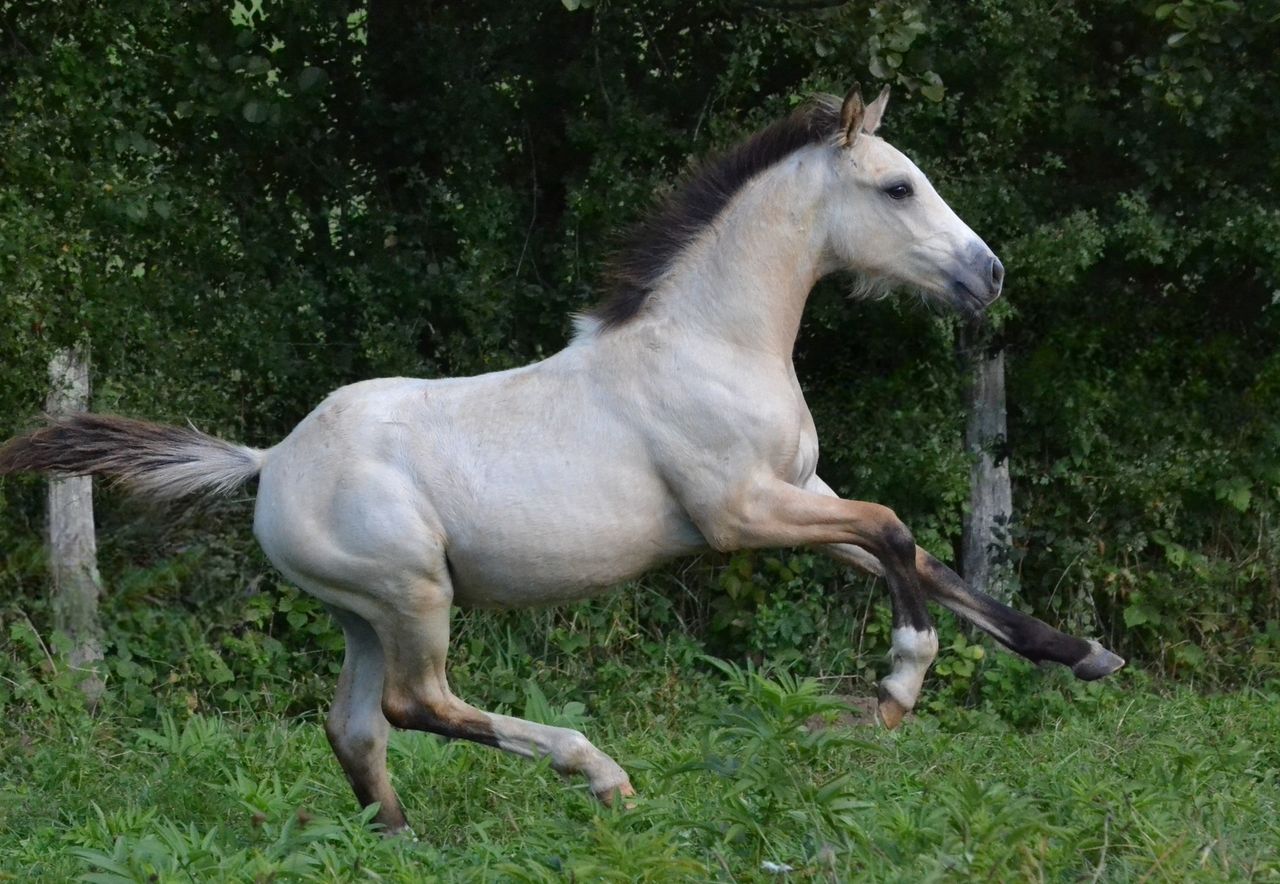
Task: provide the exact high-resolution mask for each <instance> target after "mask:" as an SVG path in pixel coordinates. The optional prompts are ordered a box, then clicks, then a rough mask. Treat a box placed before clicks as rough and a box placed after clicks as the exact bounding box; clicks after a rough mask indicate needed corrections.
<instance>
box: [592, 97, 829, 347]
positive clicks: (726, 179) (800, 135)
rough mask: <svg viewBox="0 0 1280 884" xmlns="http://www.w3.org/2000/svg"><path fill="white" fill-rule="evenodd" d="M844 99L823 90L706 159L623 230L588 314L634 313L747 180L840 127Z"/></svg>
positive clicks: (615, 319) (611, 319)
mask: <svg viewBox="0 0 1280 884" xmlns="http://www.w3.org/2000/svg"><path fill="white" fill-rule="evenodd" d="M839 127H840V102H839V101H838V100H836V99H835V98H833V97H831V96H820V97H818V98H815V99H814V100H812V101H811V102H809V103H808V104H805V105H804V106H802V107H800V108H798V109H797V110H795V111H793V112H792V113H791V115H790V116H788V117H786V118H785V119H782V120H778V121H777V122H776V123H773V124H772V125H770V126H769V127H768V128H765V129H762V130H761V131H759V132H757V133H756V134H754V135H752V136H751V137H750V138H748V139H747V140H746V141H743V142H742V143H741V144H738V145H737V146H736V147H734V148H732V149H731V150H729V151H728V152H727V153H724V154H722V155H721V156H719V157H715V158H713V159H710V160H708V161H706V162H704V163H703V164H702V165H701V167H699V168H698V169H697V171H695V172H694V173H693V174H692V175H690V176H689V178H688V179H687V180H686V181H685V183H684V184H683V185H682V186H681V187H678V188H677V189H676V190H675V191H674V192H673V193H672V194H671V196H669V197H667V198H666V199H665V200H664V201H662V202H661V203H660V204H659V205H658V207H657V208H656V209H655V210H654V211H652V212H650V213H649V215H648V217H646V218H645V219H644V220H642V221H641V222H639V223H638V224H636V225H635V226H634V227H633V228H632V229H631V230H630V231H629V232H628V233H627V234H626V236H625V237H624V240H623V245H622V247H621V248H620V249H618V251H617V252H616V253H615V254H614V256H613V257H612V259H610V260H609V262H608V263H607V264H606V266H605V279H606V283H607V285H608V288H609V295H608V296H607V297H606V298H605V300H604V301H602V302H601V303H600V304H598V305H597V306H595V307H594V308H592V310H591V311H590V312H589V313H588V314H587V316H588V317H590V318H592V319H594V320H596V321H597V322H598V323H599V324H600V328H602V329H609V328H615V327H617V326H619V325H622V324H624V323H625V322H627V320H629V319H632V318H633V317H635V316H636V315H637V314H638V313H639V312H640V310H641V308H642V307H643V306H644V304H645V301H647V300H648V298H649V296H650V295H651V294H652V293H653V289H654V287H655V285H656V284H657V282H658V280H659V279H660V278H661V277H662V275H663V274H664V273H665V272H666V271H667V269H668V268H670V267H671V265H672V263H673V262H674V261H675V260H676V258H677V257H679V255H680V253H681V252H683V251H684V249H685V247H686V246H688V245H689V243H691V242H692V241H693V240H694V239H695V238H696V237H697V236H698V234H699V233H701V232H702V231H703V230H704V229H705V228H706V227H707V225H709V224H710V223H711V222H712V221H714V220H715V218H716V216H717V215H719V214H720V212H721V211H722V210H723V209H724V207H725V206H726V205H728V203H729V201H730V200H731V199H733V197H734V195H735V194H737V192H738V191H739V190H741V189H742V188H743V187H744V186H745V185H746V184H747V182H749V181H750V180H751V179H752V178H754V177H755V176H757V175H759V174H760V173H761V172H763V171H765V170H766V169H768V168H769V167H771V166H773V165H775V164H776V163H779V162H781V161H782V160H784V159H786V158H787V157H788V156H790V155H791V154H793V153H795V152H796V151H797V150H799V149H800V148H802V147H806V146H807V145H810V144H817V143H819V142H822V141H825V140H827V139H829V138H832V137H834V136H835V135H836V133H837V132H838V130H839Z"/></svg>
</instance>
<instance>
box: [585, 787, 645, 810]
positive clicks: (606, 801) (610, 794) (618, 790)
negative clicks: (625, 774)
mask: <svg viewBox="0 0 1280 884" xmlns="http://www.w3.org/2000/svg"><path fill="white" fill-rule="evenodd" d="M594 794H595V796H596V798H597V799H598V800H599V801H600V803H601V804H603V805H604V806H605V807H613V806H614V802H615V801H617V800H618V799H619V798H622V799H624V801H623V803H622V809H623V810H635V807H636V803H635V802H634V801H626V800H625V799H627V798H635V797H636V790H635V789H633V788H632V787H631V783H630V781H623V782H622V783H621V784H620V785H617V786H610V787H609V788H607V789H601V790H600V791H598V792H595V793H594Z"/></svg>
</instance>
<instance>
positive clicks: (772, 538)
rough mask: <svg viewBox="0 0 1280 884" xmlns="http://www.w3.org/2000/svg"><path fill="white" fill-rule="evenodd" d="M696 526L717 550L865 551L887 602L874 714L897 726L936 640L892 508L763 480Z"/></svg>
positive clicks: (907, 538)
mask: <svg viewBox="0 0 1280 884" xmlns="http://www.w3.org/2000/svg"><path fill="white" fill-rule="evenodd" d="M828 490H829V489H828ZM699 527H700V528H702V530H703V534H704V536H706V537H707V539H708V541H709V542H710V543H711V545H712V546H714V547H715V548H717V549H721V550H731V549H743V548H761V547H777V546H809V545H828V544H844V545H854V546H855V547H856V548H860V549H864V550H867V551H868V552H869V553H870V555H871V556H872V557H873V558H874V560H875V561H876V562H877V564H878V565H879V566H880V572H881V573H882V574H883V575H884V578H885V582H886V583H887V584H888V586H889V595H890V599H891V601H892V604H893V637H892V641H893V646H892V660H893V663H892V668H891V669H890V672H889V674H888V675H887V676H886V677H885V678H884V679H883V680H882V681H881V682H880V688H879V704H878V714H879V717H880V720H881V721H882V722H883V723H884V725H885V726H886V727H888V728H890V729H892V728H896V727H897V726H898V725H899V724H901V723H902V718H903V716H904V715H906V714H907V713H908V712H910V711H911V709H912V708H914V706H915V704H916V699H917V697H919V695H920V687H921V685H922V684H923V683H924V676H925V673H926V672H927V671H928V669H929V666H930V664H932V663H933V660H934V658H935V657H936V656H937V655H938V634H937V632H936V631H935V630H934V628H933V622H932V621H931V620H930V619H929V612H928V611H927V610H926V608H925V599H924V593H923V592H922V590H921V585H920V575H919V573H918V571H917V569H916V543H915V539H914V538H913V537H912V536H911V532H910V531H909V530H907V527H906V526H905V525H903V524H902V522H901V520H899V519H898V517H897V516H896V515H894V513H893V511H892V510H890V509H889V508H888V507H884V506H881V505H880V504H876V503H868V502H866V501H857V500H842V499H841V498H838V497H835V496H834V495H832V494H829V493H820V492H817V491H814V490H810V489H803V488H797V487H796V486H794V485H789V484H787V483H785V482H781V481H777V480H766V481H764V482H763V483H761V484H760V485H758V486H756V487H754V488H751V489H748V490H746V491H744V492H742V493H740V494H738V495H737V496H736V499H735V501H734V504H733V505H731V506H729V507H726V508H725V509H723V510H722V511H720V512H717V513H716V514H715V516H714V517H712V518H709V519H706V520H705V524H702V525H700V526H699Z"/></svg>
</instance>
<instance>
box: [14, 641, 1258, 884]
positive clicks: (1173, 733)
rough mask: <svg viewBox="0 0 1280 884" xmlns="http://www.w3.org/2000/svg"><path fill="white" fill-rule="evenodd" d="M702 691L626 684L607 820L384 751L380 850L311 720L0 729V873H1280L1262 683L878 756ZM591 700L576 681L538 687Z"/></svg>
mask: <svg viewBox="0 0 1280 884" xmlns="http://www.w3.org/2000/svg"><path fill="white" fill-rule="evenodd" d="M1001 656H1003V655H1001ZM1006 659H1008V658H1006ZM631 662H633V663H636V664H639V663H640V662H641V661H640V660H633V661H631ZM1016 665H1017V666H1018V667H1022V666H1023V664H1020V663H1018V664H1016ZM703 666H704V667H705V664H703ZM710 668H711V669H712V671H713V672H714V676H713V677H710V678H704V679H702V680H701V681H700V682H699V684H698V687H697V689H696V690H695V689H691V690H688V691H686V692H684V693H682V694H680V695H679V696H678V697H676V698H671V697H670V696H667V695H664V694H663V689H662V688H661V687H660V686H661V685H662V684H663V683H664V682H666V681H668V680H669V679H671V678H672V677H679V678H682V679H688V678H692V677H694V676H695V673H696V672H697V671H698V670H696V669H676V670H663V669H654V668H651V667H645V666H640V665H637V666H636V667H635V676H634V678H633V687H634V695H635V696H638V697H640V698H641V700H640V702H639V704H635V705H633V702H632V701H633V699H634V697H633V696H624V695H622V694H615V695H613V696H612V697H609V698H602V702H601V705H600V706H599V707H598V709H597V710H596V711H597V712H598V717H597V718H596V719H594V721H593V724H592V731H593V733H592V736H593V738H594V739H596V740H597V741H598V742H599V744H600V745H601V746H602V747H603V748H605V749H606V750H608V751H612V752H614V753H616V754H618V755H619V757H620V758H622V760H623V761H624V763H626V764H628V766H629V767H630V768H632V770H633V773H634V774H635V775H636V776H635V779H636V784H637V786H638V787H639V789H640V796H639V803H638V805H637V807H636V808H635V809H634V810H630V811H622V810H610V809H607V808H603V807H601V806H599V805H598V804H597V803H595V802H593V801H592V800H591V799H590V798H588V797H587V796H586V794H585V791H584V790H583V789H582V787H581V786H580V785H579V784H577V783H565V782H564V781H562V780H561V779H560V778H559V777H557V776H556V775H555V774H554V773H552V772H551V771H550V770H549V768H548V767H547V765H546V764H545V763H543V764H530V763H529V762H527V761H525V760H523V759H519V758H514V757H512V756H509V755H505V754H503V753H498V752H494V751H493V750H491V749H489V748H487V747H483V746H477V745H474V744H467V743H461V742H452V743H447V742H444V741H441V740H438V739H436V738H433V737H429V736H427V735H423V734H396V735H395V736H394V737H393V741H392V763H393V765H394V766H395V776H396V785H397V788H398V789H399V790H400V792H401V795H402V797H403V798H404V800H405V803H406V810H407V812H408V813H409V816H410V819H411V821H412V822H413V824H414V829H415V832H416V833H417V837H416V839H415V838H412V837H404V838H392V839H387V838H383V837H382V836H380V835H379V834H377V833H376V832H375V831H373V830H372V829H371V828H370V826H369V821H370V819H371V813H370V812H369V811H363V812H361V811H358V810H356V809H355V807H354V805H353V804H352V802H351V796H350V793H349V790H348V788H347V785H346V782H345V781H344V779H343V776H342V774H341V772H340V771H339V769H338V767H337V765H336V764H335V763H334V762H333V760H332V758H331V757H330V754H329V749H328V746H327V745H326V743H325V739H324V736H323V733H322V732H321V728H320V727H319V726H318V724H317V723H315V722H307V721H297V720H293V721H288V722H280V721H279V720H278V719H276V718H275V717H274V716H260V715H257V714H254V713H241V714H235V715H227V716H217V715H209V714H205V713H200V712H196V713H194V714H189V713H186V712H185V711H179V712H177V713H174V714H172V715H165V716H162V717H161V718H160V719H159V721H158V722H157V723H156V724H155V726H150V725H147V724H143V723H141V722H140V721H139V720H138V719H137V718H135V717H132V716H130V715H129V714H127V713H126V712H124V711H123V710H121V709H119V708H118V707H115V708H113V707H108V708H104V709H102V710H100V711H99V713H98V714H97V715H96V716H90V715H88V714H87V713H86V712H84V711H83V710H82V709H80V708H78V707H76V706H75V705H73V704H63V705H62V706H61V707H60V709H59V711H57V712H56V713H54V714H51V715H49V716H47V717H42V718H37V717H35V716H32V717H29V718H25V719H23V720H20V721H18V722H17V723H16V726H15V727H13V728H8V729H6V730H5V731H4V732H3V734H0V776H3V777H4V778H5V781H6V782H7V783H9V784H10V786H9V788H7V789H6V790H5V792H4V793H3V795H2V796H0V831H3V832H4V836H3V838H0V875H2V876H5V877H13V878H15V879H19V880H48V881H65V880H73V879H77V878H80V877H81V876H85V877H84V880H94V881H137V880H152V879H154V880H158V881H173V880H190V879H191V878H195V879H197V880H207V879H218V880H305V881H331V880H352V879H355V878H361V879H365V878H374V879H381V880H390V881H421V880H447V881H453V880H459V881H471V880H492V879H495V878H497V879H502V880H518V881H549V880H557V881H559V880H565V879H567V878H574V879H576V880H585V879H590V880H619V881H630V880H652V881H667V880H677V881H679V880H697V881H701V880H718V879H721V878H727V879H733V880H746V881H763V880H776V876H775V875H774V874H773V873H771V872H769V871H767V867H766V866H765V863H771V864H773V867H774V868H781V867H783V866H787V867H790V868H791V869H792V871H791V872H790V873H789V877H791V878H792V879H796V880H809V879H813V880H832V879H834V880H870V881H902V880H929V879H939V878H948V879H949V878H957V877H958V878H965V879H969V878H982V879H995V880H1001V879H1004V880H1025V879H1032V880H1038V879H1042V878H1043V879H1052V880H1076V879H1081V878H1085V879H1088V878H1093V877H1095V876H1097V877H1098V878H1099V879H1100V880H1102V879H1106V880H1140V879H1142V878H1143V877H1144V876H1145V877H1146V878H1147V879H1148V880H1167V881H1181V880H1188V879H1193V880H1200V879H1203V880H1242V879H1248V878H1261V879H1266V878H1267V876H1269V875H1274V874H1276V872H1277V871H1278V870H1277V866H1276V853H1275V838H1276V835H1277V831H1276V827H1275V822H1274V821H1275V819H1276V817H1277V810H1278V809H1280V808H1277V806H1276V794H1277V793H1276V789H1275V785H1276V778H1277V775H1278V772H1280V755H1277V752H1276V749H1275V745H1274V739H1273V734H1274V732H1275V729H1276V728H1277V727H1278V726H1280V722H1277V720H1276V715H1277V713H1276V710H1277V709H1280V705H1278V704H1277V703H1276V693H1275V690H1274V685H1273V687H1272V688H1271V689H1270V690H1266V691H1260V690H1246V691H1240V692H1235V693H1230V694H1221V695H1216V696H1204V695H1198V694H1195V693H1193V692H1191V691H1188V690H1185V689H1180V690H1175V691H1173V692H1170V693H1161V692H1158V691H1155V690H1153V689H1152V687H1151V685H1150V684H1148V683H1145V682H1144V680H1142V679H1137V680H1133V679H1126V680H1125V682H1124V683H1123V684H1121V685H1118V686H1117V685H1112V686H1109V687H1108V686H1105V685H1093V686H1090V692H1091V696H1092V698H1093V699H1092V701H1091V702H1089V703H1087V704H1082V703H1081V702H1080V699H1079V698H1077V699H1075V700H1069V701H1066V702H1058V701H1056V700H1055V701H1053V702H1046V703H1043V704H1042V705H1041V707H1040V709H1039V712H1038V714H1037V715H1034V716H1032V715H1028V716H1026V717H1025V720H1024V721H1023V722H1021V723H1016V724H1015V723H1013V722H1010V721H1009V720H1007V719H1006V718H1005V717H1003V716H1004V715H1005V714H1006V713H1007V711H1008V710H1007V709H1006V708H1005V706H1004V705H1003V704H1004V702H1005V700H1012V701H1013V702H1015V703H1017V704H1023V705H1025V704H1026V703H1027V702H1028V698H1029V697H1030V698H1034V697H1035V696H1036V694H1035V693H1032V694H1028V693H1026V691H1025V687H1026V686H1025V685H1021V686H1018V687H1017V688H1016V689H1013V690H1010V691H1009V692H1008V693H1001V694H999V696H997V697H994V698H990V697H989V698H988V699H989V700H990V701H991V704H992V705H990V706H989V709H988V711H987V712H986V713H984V714H981V715H980V714H978V713H976V712H970V711H963V710H957V709H956V708H955V707H954V706H950V707H948V708H946V709H944V710H943V711H942V712H940V713H938V714H937V715H934V714H929V713H926V714H922V715H920V716H918V717H916V718H914V719H912V720H910V721H909V722H908V723H907V724H906V725H905V726H904V728H903V729H902V730H900V731H898V732H895V733H892V734H888V733H885V732H883V731H882V730H879V729H877V728H875V727H871V726H864V725H858V724H850V723H849V721H848V717H847V715H846V712H845V710H846V707H845V706H844V704H843V703H842V702H840V701H839V700H837V699H834V698H831V697H829V696H826V695H825V693H824V690H823V689H822V688H820V687H818V686H817V683H815V682H814V681H812V680H805V679H798V678H794V677H790V676H787V675H785V674H781V673H774V674H771V675H766V674H764V673H762V672H761V671H759V670H753V669H750V668H747V669H742V668H736V667H733V666H728V665H723V664H721V665H718V666H712V667H710ZM703 671H704V673H705V668H704V670H703ZM1016 677H1017V678H1027V677H1038V676H1036V674H1035V673H1034V672H1033V671H1022V669H1019V670H1018V674H1017V675H1016ZM589 684H590V682H589V678H588V676H587V675H586V674H585V673H580V674H579V675H577V676H574V677H565V676H561V677H557V678H551V679H550V683H549V684H548V686H547V690H548V694H559V693H560V692H562V691H568V692H570V693H573V694H583V693H585V692H586V690H587V689H588V688H589ZM1042 687H1043V686H1042ZM1048 693H1050V694H1052V693H1054V690H1053V689H1051V690H1049V691H1048ZM1028 711H1030V710H1028ZM991 712H996V713H997V714H991ZM664 713H674V714H672V715H671V716H670V717H664ZM603 722H608V724H609V727H608V728H605V727H603V726H602V723H603ZM607 730H612V731H613V732H614V733H613V735H608V734H607V733H606V731H607ZM631 759H637V760H638V759H646V760H648V762H649V765H648V766H647V767H646V766H642V765H637V764H635V763H634V762H633V761H632V760H631Z"/></svg>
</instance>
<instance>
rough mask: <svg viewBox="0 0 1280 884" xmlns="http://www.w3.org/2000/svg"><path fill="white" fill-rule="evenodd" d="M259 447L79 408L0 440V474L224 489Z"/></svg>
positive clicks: (255, 459)
mask: <svg viewBox="0 0 1280 884" xmlns="http://www.w3.org/2000/svg"><path fill="white" fill-rule="evenodd" d="M265 458H266V452H265V451H260V450H258V449H256V448H247V447H245V446H244V445H235V444H233V443H231V442H224V441H223V440H221V439H216V438H214V437H213V436H208V435H205V434H204V433H201V432H200V431H199V430H197V429H195V428H194V427H190V428H188V427H173V426H166V425H164V424H152V423H147V422H146V421H136V420H130V419H128V418H123V417H111V416H108V415H102V414H90V413H88V412H81V413H78V414H74V415H71V416H69V417H64V418H58V419H56V420H52V421H50V422H49V423H48V424H47V425H45V426H43V427H41V428H40V429H38V430H33V431H31V432H30V433H26V434H24V435H22V436H18V437H16V438H14V439H11V440H9V441H8V442H7V443H5V445H4V446H3V447H0V476H3V475H5V474H6V473H32V472H38V473H53V474H55V475H60V476H105V477H107V478H110V479H113V480H115V481H117V482H119V483H121V484H122V485H124V486H126V487H127V488H129V489H130V490H131V491H134V492H137V493H139V494H143V495H146V496H149V497H152V498H159V499H168V498H174V497H182V496H184V495H187V494H196V493H203V494H227V493H229V492H231V491H234V490H235V489H236V488H238V487H240V486H241V485H243V484H244V483H245V482H248V481H249V480H250V479H252V478H253V477H254V476H256V475H257V474H258V471H259V470H261V469H262V464H263V461H264V460H265Z"/></svg>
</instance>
